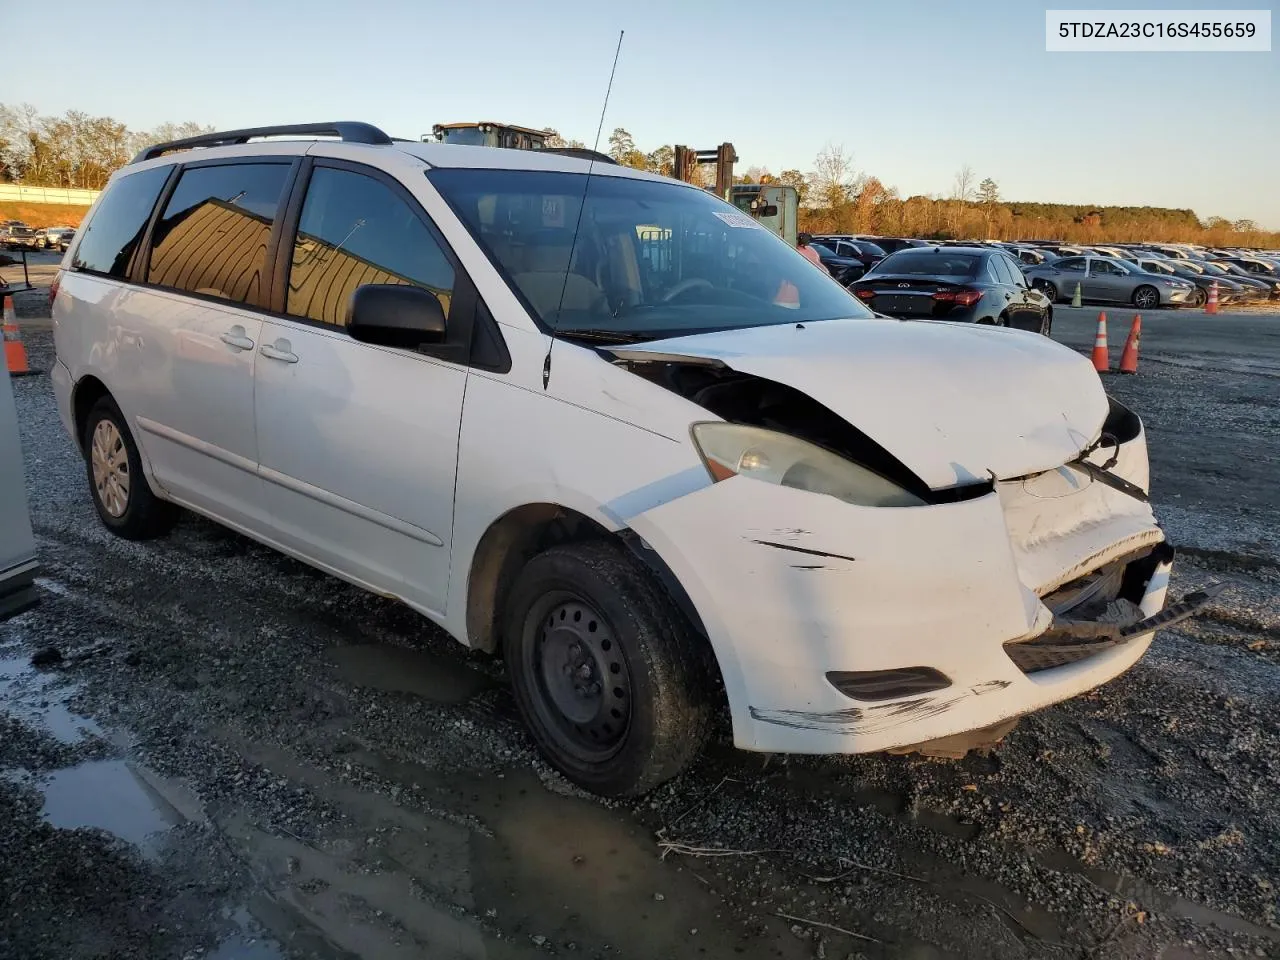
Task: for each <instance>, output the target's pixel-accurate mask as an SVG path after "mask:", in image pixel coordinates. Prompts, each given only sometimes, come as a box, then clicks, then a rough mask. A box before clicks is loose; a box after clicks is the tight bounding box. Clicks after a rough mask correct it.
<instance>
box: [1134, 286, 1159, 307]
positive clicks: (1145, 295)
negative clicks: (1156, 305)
mask: <svg viewBox="0 0 1280 960" xmlns="http://www.w3.org/2000/svg"><path fill="white" fill-rule="evenodd" d="M1154 300H1155V298H1154V297H1153V296H1151V292H1150V291H1149V290H1143V291H1142V292H1141V293H1139V294H1138V306H1140V307H1142V308H1143V309H1147V308H1149V307H1150V306H1151V304H1152V303H1153V302H1154Z"/></svg>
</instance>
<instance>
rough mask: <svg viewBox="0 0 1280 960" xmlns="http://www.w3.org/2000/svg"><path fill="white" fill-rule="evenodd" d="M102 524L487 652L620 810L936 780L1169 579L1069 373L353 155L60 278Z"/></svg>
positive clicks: (591, 203)
mask: <svg viewBox="0 0 1280 960" xmlns="http://www.w3.org/2000/svg"><path fill="white" fill-rule="evenodd" d="M53 314H54V323H55V343H56V348H57V363H56V365H55V368H54V371H53V381H54V384H55V388H56V392H57V397H58V402H59V405H60V408H61V413H62V417H63V419H64V421H65V424H66V428H67V430H68V431H69V432H70V434H71V436H72V437H73V438H74V439H75V441H76V443H77V444H78V445H79V447H80V449H81V450H82V452H83V454H84V457H85V461H86V465H87V466H86V470H87V476H88V479H89V488H90V492H91V495H92V497H93V501H94V503H95V505H96V507H97V510H98V513H99V515H100V516H101V519H102V522H103V523H104V524H105V525H106V526H107V527H108V528H109V529H110V530H112V531H114V532H116V533H117V534H119V535H120V536H122V537H128V538H144V537H151V536H155V535H159V534H162V533H164V532H165V531H166V530H167V529H168V528H169V526H170V524H171V523H172V521H173V518H174V514H175V509H176V508H177V507H183V508H186V509H188V510H193V511H196V512H198V513H200V514H203V515H205V516H207V517H210V518H212V519H213V520H215V521H217V522H219V523H221V524H225V525H226V526H227V527H230V528H232V529H235V530H238V531H240V532H241V533H243V534H245V535H247V536H249V537H252V538H254V539H256V540H259V541H261V542H263V543H265V544H268V545H270V546H272V547H274V548H277V549H279V550H281V551H283V552H284V553H287V554H290V555H292V556H294V557H297V558H299V559H301V560H303V561H305V562H306V563H309V564H312V565H313V566H315V567H318V568H320V569H322V570H326V571H328V572H330V573H331V574H333V575H335V576H338V577H341V578H343V579H344V580H347V581H349V582H351V583H353V584H357V585H359V586H360V587H363V588H365V589H367V590H371V591H374V592H376V593H378V594H381V595H384V596H388V597H394V598H397V599H398V600H400V601H402V602H403V603H405V604H407V605H409V606H410V607H412V608H413V609H415V610H417V611H419V612H420V613H421V614H422V615H423V616H425V617H427V618H429V619H430V620H432V621H434V622H435V623H437V624H439V625H440V626H441V627H442V628H443V629H445V630H446V631H448V632H449V633H450V634H451V635H452V636H453V637H455V638H456V639H457V640H458V641H459V642H461V643H463V644H466V645H467V646H470V647H475V648H479V649H482V650H485V651H491V652H494V653H501V655H502V656H503V658H504V659H505V663H506V666H507V669H508V672H509V674H510V679H511V683H512V687H513V690H514V695H515V699H516V701H517V703H518V705H519V708H520V710H521V712H522V715H523V716H524V718H525V720H526V722H527V723H528V726H529V729H530V731H531V733H532V736H533V738H534V740H535V741H536V743H537V745H538V747H539V748H540V749H541V750H542V752H543V753H544V755H545V756H546V757H547V759H548V760H549V762H550V763H552V764H553V765H554V766H555V767H556V768H557V769H559V770H560V771H561V772H562V773H563V774H564V775H565V776H567V777H568V778H569V779H571V780H572V781H574V782H576V783H577V784H579V785H581V786H582V787H584V788H586V789H588V790H591V791H595V792H597V793H599V794H602V795H608V796H633V795H636V794H639V793H642V792H644V791H647V790H649V789H651V788H652V787H654V786H655V785H657V784H659V783H662V782H663V781H665V780H667V779H668V778H670V777H672V776H674V775H675V774H677V773H678V772H679V771H680V770H681V769H682V768H684V767H685V766H686V765H687V764H689V763H690V762H691V761H692V760H693V759H694V758H695V757H696V756H697V754H698V753H699V751H700V749H701V747H702V745H703V743H704V740H705V738H706V736H707V733H708V730H709V728H710V725H711V724H710V721H711V719H712V717H713V716H714V715H715V713H716V711H717V710H718V709H726V710H727V711H728V715H729V718H730V720H731V724H732V736H733V740H734V743H735V744H736V745H737V746H738V747H740V748H742V749H744V750H753V751H775V752H786V753H809V754H829V753H865V752H871V751H886V750H892V751H920V752H924V753H932V754H942V755H949V754H955V753H962V752H964V751H965V750H967V749H971V748H973V747H975V746H987V745H990V744H991V743H994V742H995V741H997V740H999V739H1000V738H1001V737H1002V736H1004V734H1005V733H1007V731H1008V730H1009V729H1010V728H1011V727H1012V725H1013V724H1014V723H1015V722H1016V720H1017V718H1018V717H1020V716H1022V715H1024V714H1026V713H1028V712H1030V711H1034V710H1037V709H1040V708H1042V707H1045V706H1048V705H1050V704H1053V703H1056V702H1058V701H1061V700H1063V699H1066V698H1068V697H1072V696H1075V695H1077V694H1079V693H1081V692H1082V691H1085V690H1088V689H1090V688H1092V687H1094V686H1096V685H1098V684H1100V683H1103V682H1105V681H1107V680H1110V679H1111V678H1113V677H1115V676H1116V675H1117V674H1119V673H1121V672H1123V671H1124V670H1126V669H1127V668H1128V667H1129V666H1131V665H1132V664H1133V663H1134V662H1135V661H1136V660H1137V659H1138V658H1139V657H1141V656H1142V654H1143V652H1144V651H1145V650H1146V649H1147V647H1148V645H1149V644H1150V643H1151V641H1152V638H1153V636H1154V631H1155V629H1156V628H1157V627H1158V626H1161V625H1163V624H1166V623H1168V622H1171V621H1172V620H1175V619H1178V618H1179V617H1181V616H1187V615H1190V614H1191V613H1192V612H1194V611H1195V610H1196V609H1198V607H1199V606H1200V605H1201V604H1202V603H1203V597H1200V598H1192V599H1190V600H1187V601H1185V602H1183V603H1182V604H1178V605H1173V606H1166V591H1167V587H1168V579H1169V573H1170V568H1171V562H1172V555H1173V551H1172V549H1171V547H1170V546H1169V545H1168V544H1167V543H1166V542H1165V537H1164V535H1163V533H1162V532H1161V530H1160V528H1159V527H1158V526H1157V524H1156V521H1155V518H1154V516H1153V514H1152V510H1151V507H1150V504H1149V503H1148V500H1147V485H1148V468H1147V454H1146V445H1145V444H1146V441H1145V436H1144V432H1143V426H1142V423H1141V421H1140V420H1139V418H1138V417H1137V416H1136V415H1134V414H1133V413H1132V412H1130V411H1129V410H1127V409H1125V408H1124V407H1123V406H1121V405H1120V404H1119V403H1116V402H1114V401H1112V400H1109V398H1108V397H1107V395H1106V393H1105V392H1104V390H1103V386H1102V383H1101V381H1100V379H1099V377H1098V375H1097V374H1096V373H1095V371H1094V369H1093V367H1092V366H1091V364H1090V363H1089V361H1088V360H1086V359H1085V358H1084V357H1082V356H1080V355H1079V354H1077V353H1076V352H1074V351H1073V350H1070V349H1068V348H1066V347H1063V346H1061V345H1059V344H1057V343H1055V342H1053V341H1052V340H1050V339H1048V338H1046V337H1043V336H1040V335H1039V334H1034V333H1024V332H1021V331H1018V330H1014V329H1008V328H1001V327H1000V326H998V325H997V326H988V327H977V326H974V325H971V324H963V323H944V322H936V321H929V320H919V321H911V320H896V319H888V318H885V317H880V316H877V315H875V314H873V313H871V312H870V311H869V310H868V309H867V308H866V307H864V306H863V305H862V304H860V303H859V302H858V301H857V300H856V299H855V298H854V297H853V296H852V295H851V294H850V293H848V292H847V291H846V290H845V289H844V288H842V287H841V286H840V285H839V284H838V283H836V282H835V281H834V280H832V279H831V278H830V277H828V276H826V275H825V274H824V272H823V271H820V270H818V269H816V268H815V267H814V266H813V264H811V263H810V262H809V261H808V260H807V259H806V258H805V257H803V256H801V255H800V254H799V253H798V252H797V251H796V250H795V249H794V248H792V247H791V246H789V245H788V244H787V243H785V242H784V241H782V240H780V239H779V238H777V237H776V236H774V235H773V234H771V233H770V232H769V231H767V230H765V229H763V228H762V227H761V226H760V225H759V224H758V223H757V222H756V221H755V220H753V219H752V218H751V217H750V216H748V215H746V214H744V213H742V212H740V211H738V210H737V209H736V208H734V207H733V206H731V205H730V204H728V203H726V202H724V201H722V200H721V199H719V198H718V197H716V196H714V195H713V194H711V193H709V192H707V191H706V190H703V189H699V188H697V187H694V186H690V185H688V184H684V183H681V182H678V181H675V180H672V179H668V178H664V177H659V176H654V175H651V174H647V173H644V172H641V171H636V170H632V169H628V168H625V167H622V166H619V165H617V164H614V163H610V162H608V161H607V158H600V159H591V158H587V159H582V158H579V157H574V156H566V155H561V154H557V153H555V152H551V151H539V152H533V151H518V150H506V149H497V148H490V147H469V146H461V145H455V144H441V143H418V142H412V141H402V140H393V139H392V138H391V137H388V136H387V135H386V134H385V133H383V132H382V131H380V130H378V129H376V128H374V127H371V126H368V125H366V124H359V123H337V124H320V125H304V126H294V127H280V128H262V129H256V130H246V131H231V132H227V133H221V134H213V135H210V136H206V137H201V138H195V139H193V140H188V141H179V142H176V143H173V144H163V145H160V146H157V147H153V148H150V149H148V150H146V151H144V152H143V153H142V154H140V155H139V156H138V157H137V158H136V159H135V160H134V161H133V162H132V163H130V164H128V165H126V166H125V167H124V168H123V169H121V170H120V171H118V172H117V173H116V174H115V175H114V176H113V177H112V178H111V181H110V183H109V184H108V186H107V189H106V190H105V192H104V193H103V195H102V196H101V197H100V198H99V200H98V201H97V203H96V204H95V206H94V208H93V209H92V210H91V211H90V213H89V215H88V217H87V218H86V222H85V225H84V226H83V228H82V229H81V230H80V231H79V233H78V234H77V236H76V238H75V240H74V242H73V245H72V246H71V248H70V250H69V251H68V252H67V254H66V256H65V257H64V260H63V264H62V269H61V271H60V273H59V276H58V280H57V283H56V288H55V291H54V306H53Z"/></svg>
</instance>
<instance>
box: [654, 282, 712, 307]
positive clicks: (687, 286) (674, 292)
mask: <svg viewBox="0 0 1280 960" xmlns="http://www.w3.org/2000/svg"><path fill="white" fill-rule="evenodd" d="M710 286H712V283H711V281H710V280H704V279H702V277H690V278H689V279H688V280H681V281H680V282H679V283H677V284H676V285H675V286H674V287H672V288H671V289H670V290H668V291H667V292H666V295H665V296H663V298H662V302H663V303H670V302H671V301H672V300H674V299H675V298H676V297H678V296H680V294H682V293H684V292H685V291H686V290H692V289H693V288H694V287H710Z"/></svg>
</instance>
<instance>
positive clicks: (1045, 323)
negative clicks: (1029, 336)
mask: <svg viewBox="0 0 1280 960" xmlns="http://www.w3.org/2000/svg"><path fill="white" fill-rule="evenodd" d="M1040 335H1041V336H1043V337H1052V336H1053V311H1052V310H1046V311H1045V312H1044V318H1043V319H1042V320H1041V321H1040Z"/></svg>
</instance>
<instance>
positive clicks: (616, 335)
mask: <svg viewBox="0 0 1280 960" xmlns="http://www.w3.org/2000/svg"><path fill="white" fill-rule="evenodd" d="M556 336H559V337H564V338H565V339H566V340H590V341H592V342H593V343H640V342H641V341H643V340H654V339H657V337H655V336H654V335H653V334H649V333H633V332H630V331H627V330H597V329H590V328H588V329H585V330H557V331H556Z"/></svg>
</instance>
